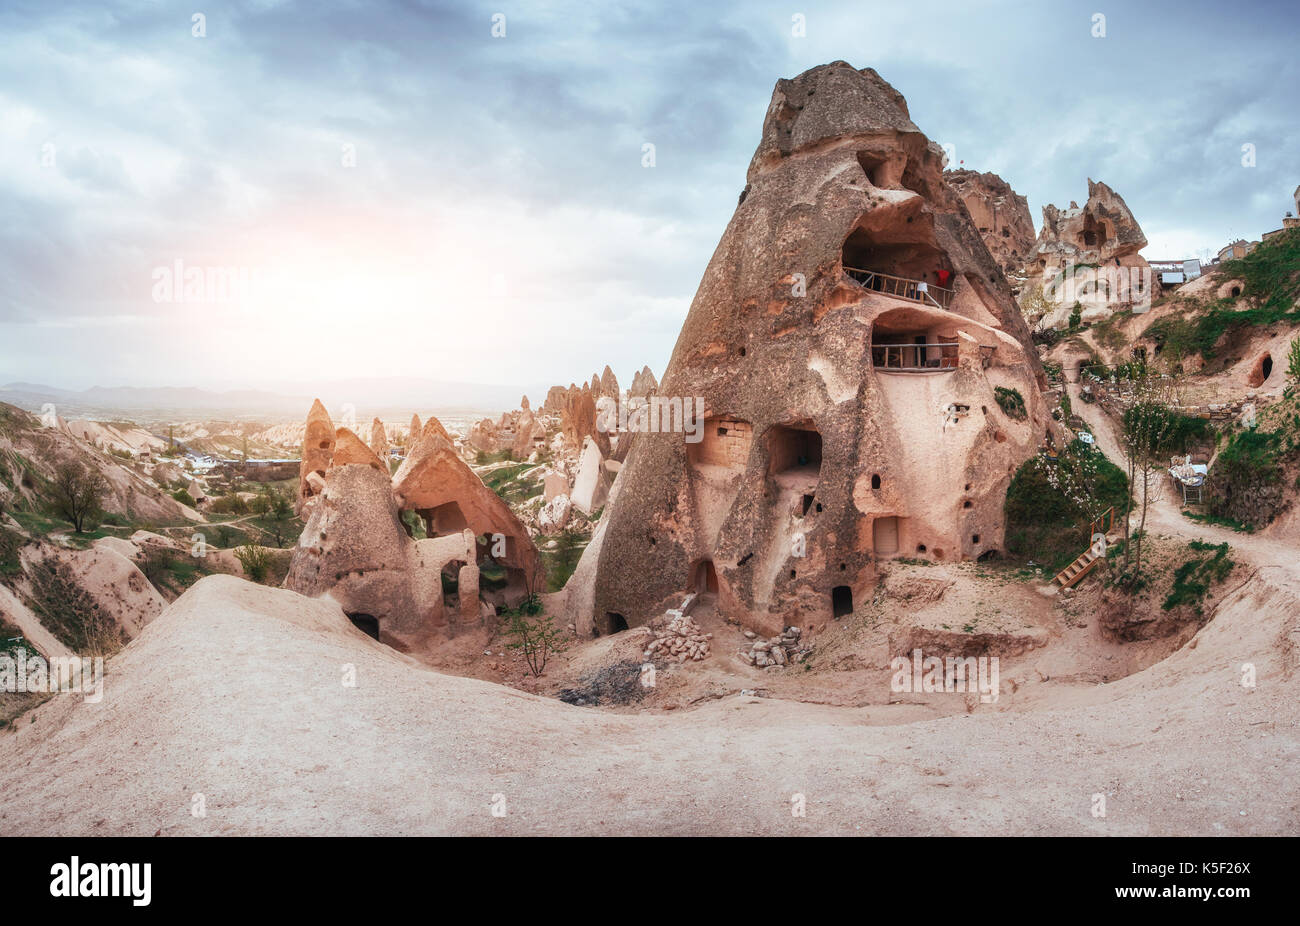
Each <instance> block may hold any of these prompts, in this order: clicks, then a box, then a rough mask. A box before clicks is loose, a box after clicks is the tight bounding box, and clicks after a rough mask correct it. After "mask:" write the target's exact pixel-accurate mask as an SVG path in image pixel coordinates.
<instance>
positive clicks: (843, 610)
mask: <svg viewBox="0 0 1300 926" xmlns="http://www.w3.org/2000/svg"><path fill="white" fill-rule="evenodd" d="M831 613H832V614H834V615H835V616H836V617H846V616H847V615H849V614H852V613H853V589H851V588H849V587H848V586H847V585H837V586H835V587H834V588H833V589H831Z"/></svg>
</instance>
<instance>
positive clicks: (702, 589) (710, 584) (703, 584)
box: [694, 559, 718, 595]
mask: <svg viewBox="0 0 1300 926" xmlns="http://www.w3.org/2000/svg"><path fill="white" fill-rule="evenodd" d="M694 575H695V580H694V581H695V591H696V593H698V594H700V595H708V594H713V595H716V594H717V593H718V571H717V570H716V569H714V568H713V560H711V559H702V560H700V561H699V562H698V563H696V565H695V570H694Z"/></svg>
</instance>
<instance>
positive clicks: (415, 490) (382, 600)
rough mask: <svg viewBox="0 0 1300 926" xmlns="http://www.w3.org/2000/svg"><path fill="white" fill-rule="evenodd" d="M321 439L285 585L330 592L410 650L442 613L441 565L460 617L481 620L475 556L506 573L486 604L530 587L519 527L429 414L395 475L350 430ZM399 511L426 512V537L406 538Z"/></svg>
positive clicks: (533, 585)
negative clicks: (321, 452)
mask: <svg viewBox="0 0 1300 926" xmlns="http://www.w3.org/2000/svg"><path fill="white" fill-rule="evenodd" d="M321 411H322V412H323V409H322V410H321ZM313 412H315V408H313ZM315 418H316V421H317V422H319V421H320V416H319V415H317V416H315ZM315 437H316V438H317V439H318V443H323V440H322V439H321V435H320V434H319V433H318V434H316V435H315ZM329 445H330V450H331V455H330V461H329V463H328V464H324V465H323V468H321V469H312V470H311V471H310V472H309V473H308V474H307V484H308V488H309V489H310V491H311V495H310V496H309V501H310V503H311V504H310V505H308V519H307V525H306V527H305V528H304V529H303V532H302V535H301V537H299V539H298V544H297V546H296V547H295V548H294V551H293V558H292V560H291V562H290V566H289V573H288V576H287V577H286V579H285V583H284V584H285V587H286V588H290V589H293V590H294V591H297V592H300V593H301V594H304V595H308V596H311V597H317V596H320V595H325V594H329V595H330V596H331V597H332V598H333V599H334V600H335V601H337V602H339V604H340V605H342V607H343V609H344V611H346V612H347V613H348V614H349V615H351V616H352V617H353V619H354V620H355V621H356V622H357V625H358V626H360V627H362V628H363V629H366V630H367V631H368V632H371V633H372V634H374V635H377V636H378V637H379V638H380V639H387V640H389V641H390V642H397V643H399V644H401V645H403V646H410V647H414V646H421V645H425V644H426V643H427V642H428V641H429V638H430V637H432V636H435V635H437V634H438V633H440V632H441V631H442V630H443V629H444V626H445V625H446V624H447V623H448V621H449V620H450V619H451V615H450V614H449V613H448V610H447V608H446V602H445V601H444V596H443V575H444V573H446V575H447V577H448V578H455V579H457V581H458V585H457V594H458V595H459V604H458V607H457V609H456V614H457V615H458V618H457V619H458V621H459V622H460V623H468V622H474V621H477V620H478V618H479V616H480V601H479V595H480V590H481V586H480V568H479V567H480V565H481V564H482V565H486V564H489V563H492V564H494V565H495V566H499V567H500V568H501V569H502V570H503V571H504V580H503V581H498V582H497V583H496V586H497V587H495V588H492V589H490V590H484V597H485V598H487V599H488V600H489V601H490V602H491V603H494V604H501V605H511V604H514V603H517V602H518V601H519V600H520V599H522V598H523V597H524V595H526V594H528V593H529V592H530V591H533V590H536V589H537V588H538V587H539V583H540V581H541V578H542V576H541V566H540V557H539V556H538V553H537V548H536V547H535V546H534V545H533V542H532V540H531V539H530V538H529V536H528V531H527V529H526V528H525V527H524V526H523V525H522V524H521V523H520V522H519V520H518V519H517V518H516V517H515V516H514V514H513V513H512V512H511V511H510V508H509V506H508V505H506V503H505V502H503V501H502V500H501V499H500V498H499V497H498V496H497V495H496V493H495V492H493V491H492V490H491V489H489V488H488V487H487V486H485V485H484V484H483V482H482V480H480V479H479V478H478V476H476V475H475V474H474V471H473V470H471V469H470V468H469V467H468V466H467V465H466V464H465V463H464V462H463V461H462V460H461V459H460V457H459V455H458V454H457V452H456V448H455V445H454V444H453V442H452V440H451V438H450V436H449V435H448V434H447V430H446V429H445V428H444V427H443V426H442V422H440V421H439V420H438V419H437V418H432V417H431V418H429V420H428V421H426V422H425V423H424V427H423V429H422V430H421V431H420V433H419V434H417V435H414V439H413V441H412V442H411V446H410V448H409V452H408V454H407V457H406V460H405V461H404V462H403V464H402V467H401V468H400V469H399V470H398V471H397V473H396V474H395V475H394V477H393V478H390V477H389V475H388V465H387V460H386V459H384V458H382V457H381V456H380V455H379V454H377V453H376V452H375V451H374V449H373V448H372V447H371V446H369V445H367V444H366V442H365V441H363V440H362V439H361V438H360V437H358V436H357V435H356V434H354V433H353V432H352V431H350V430H349V429H347V428H339V429H338V430H337V431H336V432H334V433H333V434H332V435H331V439H330V440H329ZM385 450H386V448H385ZM408 510H414V511H416V512H418V514H419V515H420V517H421V518H423V519H424V522H425V527H426V534H427V535H428V536H427V538H425V539H421V540H415V539H413V538H412V532H411V530H410V529H409V528H408V527H407V526H406V525H405V524H403V522H402V519H401V515H402V513H403V512H404V511H408ZM480 540H482V541H483V542H482V543H480Z"/></svg>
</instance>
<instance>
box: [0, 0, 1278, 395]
mask: <svg viewBox="0 0 1300 926" xmlns="http://www.w3.org/2000/svg"><path fill="white" fill-rule="evenodd" d="M1094 5H1095V4H1083V3H1078V2H1073V0H1071V2H1068V3H1063V4H1041V3H1031V2H1009V0H1008V2H996V3H991V4H965V3H931V2H924V0H918V2H914V3H909V4H900V5H896V6H893V7H888V6H887V7H880V6H879V5H864V4H859V3H847V2H845V3H829V2H823V3H814V4H802V3H801V4H799V6H800V10H801V13H802V15H803V16H804V21H805V22H806V26H807V32H806V35H805V36H801V37H800V36H795V35H793V34H792V31H791V25H792V23H791V16H792V11H791V10H790V9H789V5H788V4H776V3H758V4H749V3H746V4H740V3H737V4H733V5H731V6H729V7H721V8H718V7H716V6H712V5H703V4H695V3H689V2H685V0H678V2H671V3H667V4H656V5H655V6H654V7H650V6H648V5H643V4H639V3H633V2H630V0H628V2H611V3H603V4H600V5H596V6H593V5H588V4H577V3H548V4H544V5H534V4H529V5H527V6H523V7H520V8H518V9H509V8H506V9H505V13H506V17H507V18H506V23H507V30H506V36H505V37H504V38H493V37H492V34H491V25H492V15H493V14H494V13H495V12H498V10H499V9H501V8H502V6H501V4H498V3H495V2H493V3H471V4H465V3H453V2H430V0H426V2H408V3H401V2H389V3H357V2H328V0H318V2H312V3H290V2H244V3H238V2H236V3H230V4H223V5H221V6H220V7H212V8H211V9H209V10H207V11H206V15H207V21H206V28H207V35H206V36H205V37H203V38H195V37H193V36H192V35H191V15H192V13H193V9H192V7H193V4H188V5H182V4H179V3H162V4H154V3H138V2H133V0H117V2H114V0H108V2H95V3H90V2H86V3H71V4H58V5H55V4H45V3H36V2H10V3H6V4H5V5H4V6H3V7H0V218H2V219H3V221H2V222H0V369H3V370H5V371H6V372H8V373H12V374H14V375H17V376H21V377H22V378H24V379H45V380H51V381H54V382H56V384H59V385H69V386H77V385H83V386H84V385H90V384H91V383H96V382H97V383H102V384H113V383H123V384H148V383H151V382H184V383H193V384H195V385H214V384H223V385H239V384H241V383H250V382H256V381H263V380H265V379H266V371H267V370H266V368H267V366H268V363H269V364H270V365H273V366H276V367H277V368H279V369H277V375H283V376H285V377H288V378H292V377H295V376H301V377H302V378H314V377H318V376H319V375H320V373H321V371H322V370H338V371H344V370H346V371H347V372H348V373H349V374H352V375H359V376H383V375H429V374H435V375H436V376H437V377H438V378H440V379H458V378H460V379H466V380H471V381H488V380H489V379H491V378H492V377H499V378H500V379H501V380H502V381H509V382H520V383H535V382H545V381H553V382H563V383H567V382H569V381H574V380H578V379H582V378H585V377H589V376H590V374H591V372H592V371H594V370H598V369H601V368H603V367H604V365H605V363H610V364H611V365H612V366H613V367H614V369H615V372H616V373H617V374H618V375H619V376H620V378H627V377H630V376H631V374H632V373H633V372H634V371H635V370H638V369H640V367H641V366H642V365H643V364H647V363H648V364H650V365H651V366H652V367H653V368H654V369H655V370H656V372H657V373H662V371H663V367H664V365H665V363H666V362H667V360H668V357H669V354H670V352H671V350H672V347H673V344H674V342H675V340H676V337H677V333H678V331H679V329H680V327H681V323H682V320H683V319H684V317H685V314H686V311H687V308H688V306H689V304H690V300H691V298H692V297H693V295H694V291H695V288H696V286H697V285H698V282H699V279H700V276H701V274H702V273H703V270H704V267H705V265H706V263H707V262H708V260H709V258H710V256H711V254H712V251H713V248H714V247H715V245H716V243H717V240H718V238H719V237H720V236H721V234H722V231H723V229H724V228H725V225H726V223H727V221H728V220H729V218H730V216H731V212H732V210H733V209H734V208H735V204H736V197H737V194H738V193H739V191H740V189H741V188H742V187H743V185H744V176H745V170H746V168H747V166H748V163H749V159H750V156H751V155H752V153H753V149H754V146H755V145H756V144H757V141H758V138H759V132H760V128H761V121H762V118H763V114H764V112H765V111H766V108H767V103H768V99H769V97H770V94H771V90H772V86H773V84H774V83H775V81H776V80H777V79H778V78H781V77H788V76H792V75H794V74H796V73H798V72H799V71H802V70H804V69H806V68H808V67H812V66H814V65H816V64H819V63H823V62H825V61H830V60H835V59H844V60H848V61H850V62H851V63H853V64H854V65H856V66H858V67H865V66H871V67H875V68H876V69H877V70H878V71H880V72H881V73H882V74H883V75H884V76H885V77H886V79H888V80H890V81H891V82H893V83H894V85H895V86H896V87H897V88H898V89H899V90H900V91H901V92H903V93H904V94H905V95H906V97H907V99H908V102H909V106H910V107H911V111H912V116H913V119H914V120H915V121H916V122H917V124H918V125H920V126H921V128H922V129H923V130H925V131H926V132H927V134H929V135H930V137H932V138H934V139H936V140H938V141H941V142H949V143H951V144H954V145H955V146H956V150H957V156H958V158H959V159H960V160H963V161H965V166H967V167H974V168H977V169H980V170H995V171H997V172H998V173H1000V174H1001V175H1002V176H1003V177H1005V178H1006V179H1007V180H1008V181H1009V182H1010V183H1011V184H1012V185H1013V187H1015V188H1016V189H1017V190H1018V191H1019V192H1021V193H1024V194H1026V195H1027V196H1028V197H1029V199H1030V203H1031V208H1032V210H1033V212H1034V214H1035V216H1037V213H1038V209H1039V207H1041V206H1042V205H1044V204H1046V203H1047V202H1056V203H1057V204H1059V205H1064V204H1065V203H1066V202H1068V201H1069V200H1071V199H1078V200H1082V198H1083V197H1084V196H1086V178H1087V177H1089V176H1091V177H1093V178H1094V179H1100V180H1105V181H1106V182H1107V183H1109V184H1110V185H1111V186H1112V187H1114V188H1115V189H1116V190H1117V191H1119V192H1120V193H1121V195H1123V196H1124V197H1125V199H1126V201H1127V202H1128V204H1129V205H1130V207H1131V208H1132V209H1133V211H1134V212H1135V214H1136V215H1137V216H1138V218H1139V220H1140V221H1141V222H1142V223H1143V226H1144V229H1146V231H1147V234H1148V237H1149V238H1150V239H1151V241H1152V247H1151V248H1149V249H1148V252H1149V253H1152V254H1154V256H1160V257H1167V256H1173V255H1176V254H1181V253H1195V251H1196V250H1197V249H1210V250H1217V248H1218V246H1220V245H1221V244H1222V243H1223V242H1224V241H1225V240H1227V238H1228V237H1230V236H1236V235H1241V236H1244V237H1252V238H1253V237H1258V235H1259V234H1260V233H1261V232H1263V231H1267V230H1269V229H1271V228H1274V227H1277V226H1278V225H1279V224H1280V220H1281V214H1282V211H1283V210H1284V209H1285V208H1287V206H1288V205H1289V192H1290V190H1291V189H1293V188H1294V186H1295V184H1296V182H1298V181H1300V177H1296V176H1295V174H1294V170H1295V167H1294V165H1295V164H1297V163H1300V158H1297V157H1296V154H1297V146H1298V145H1300V128H1298V127H1297V126H1296V125H1295V123H1294V120H1293V118H1292V117H1291V109H1292V101H1291V98H1290V92H1289V88H1290V87H1293V86H1295V85H1296V84H1297V83H1298V82H1300V81H1297V77H1298V76H1300V75H1297V73H1296V70H1297V65H1296V63H1295V57H1294V54H1293V52H1292V50H1291V48H1290V47H1289V46H1290V44H1291V43H1292V40H1293V36H1294V35H1295V34H1296V33H1297V29H1296V26H1297V25H1298V24H1300V23H1298V22H1297V20H1298V19H1300V14H1297V11H1296V10H1295V8H1294V7H1293V5H1291V4H1277V5H1272V6H1265V7H1252V8H1242V9H1241V10H1237V11H1235V12H1234V14H1233V15H1232V16H1224V15H1223V12H1222V9H1221V7H1220V6H1219V5H1212V4H1209V3H1205V2H1201V0H1197V2H1193V3H1190V4H1188V3H1176V4H1175V3H1172V2H1170V3H1159V4H1156V3H1151V4H1143V5H1141V6H1140V7H1137V8H1135V9H1128V10H1117V11H1114V12H1113V13H1112V14H1111V15H1109V16H1108V19H1107V34H1106V36H1105V37H1104V38H1094V37H1093V36H1092V34H1091V26H1092V13H1093V6H1094ZM1207 23H1213V27H1212V28H1211V27H1209V26H1207ZM647 143H649V144H653V145H654V146H655V153H656V163H655V166H654V167H653V168H647V167H643V166H642V162H641V158H642V151H643V145H645V144H647ZM1245 143H1251V144H1254V145H1255V146H1256V152H1257V159H1256V165H1255V166H1254V167H1244V166H1242V164H1241V156H1242V154H1241V145H1242V144H1245ZM46 146H52V149H53V150H54V151H55V152H56V157H55V160H54V162H53V165H48V164H45V163H44V162H43V160H42V153H43V151H45V150H48V149H47V148H46ZM1157 246H1158V248H1159V250H1160V253H1159V254H1155V249H1156V248H1157ZM178 259H180V260H183V261H184V262H185V263H186V264H187V265H191V266H198V267H217V268H219V267H235V268H249V269H256V270H258V271H259V272H263V273H265V274H266V275H267V277H268V279H269V280H271V281H272V282H273V284H274V288H273V289H270V290H268V291H267V292H268V293H270V296H269V297H268V299H269V301H265V300H264V301H263V302H260V303H257V304H256V305H255V306H253V307H251V308H250V307H248V306H242V307H241V306H231V305H212V306H206V307H204V306H194V305H186V306H178V305H173V304H158V303H156V302H154V301H153V298H152V274H153V272H154V270H155V269H156V268H158V267H160V266H171V265H172V264H173V262H174V261H175V260H178ZM264 295H266V294H265V293H264ZM268 351H269V352H270V356H271V357H272V358H273V359H272V360H270V361H268V359H267V358H268Z"/></svg>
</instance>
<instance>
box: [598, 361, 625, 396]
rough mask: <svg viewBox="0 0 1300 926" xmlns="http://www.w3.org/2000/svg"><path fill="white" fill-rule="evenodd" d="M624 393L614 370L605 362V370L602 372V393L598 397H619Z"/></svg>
mask: <svg viewBox="0 0 1300 926" xmlns="http://www.w3.org/2000/svg"><path fill="white" fill-rule="evenodd" d="M621 395H622V393H621V392H620V391H619V388H618V378H617V377H615V376H614V371H613V370H611V369H610V368H609V364H605V371H604V372H603V373H601V374H600V395H599V396H597V398H602V397H608V398H611V399H617V398H619V397H620V396H621Z"/></svg>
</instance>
